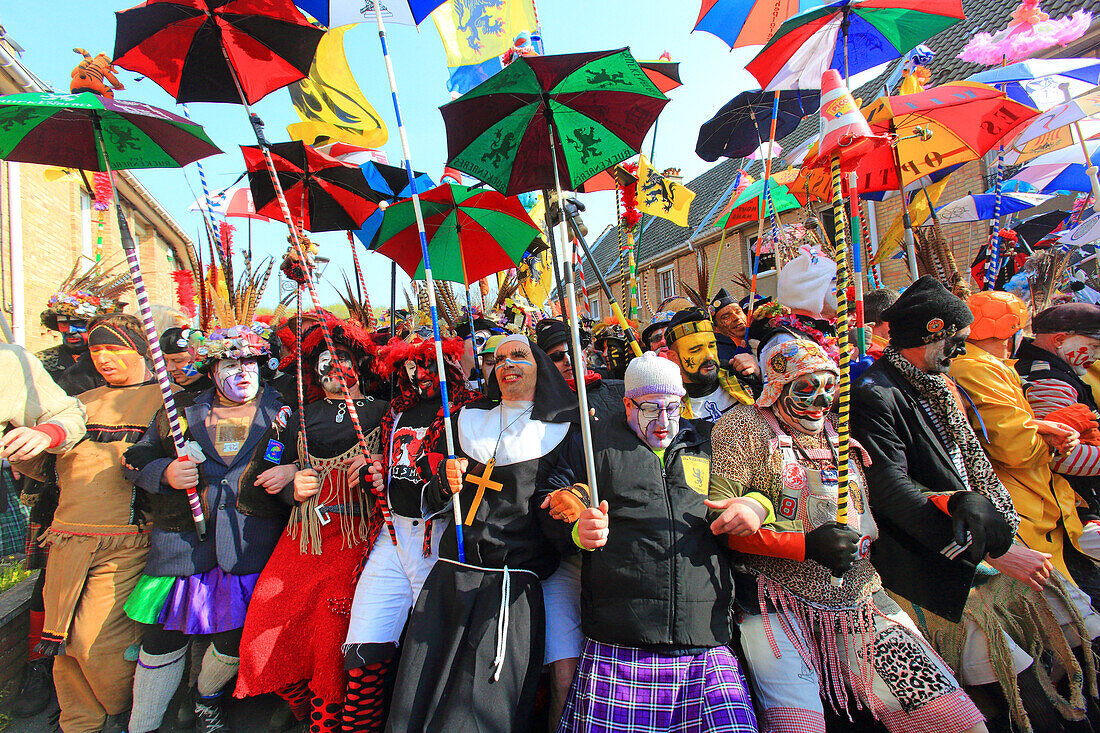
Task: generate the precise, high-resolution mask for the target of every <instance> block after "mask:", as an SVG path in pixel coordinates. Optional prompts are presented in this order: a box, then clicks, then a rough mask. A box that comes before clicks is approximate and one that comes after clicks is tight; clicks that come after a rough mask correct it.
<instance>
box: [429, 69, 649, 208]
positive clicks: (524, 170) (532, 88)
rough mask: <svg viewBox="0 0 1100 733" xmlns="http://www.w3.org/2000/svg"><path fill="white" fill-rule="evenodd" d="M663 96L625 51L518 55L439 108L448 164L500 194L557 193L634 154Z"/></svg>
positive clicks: (578, 184)
mask: <svg viewBox="0 0 1100 733" xmlns="http://www.w3.org/2000/svg"><path fill="white" fill-rule="evenodd" d="M666 104H668V98H667V97H666V96H665V95H664V94H663V93H662V92H661V90H660V89H658V88H657V86H656V85H654V83H653V82H652V81H651V80H650V78H649V77H648V76H647V75H646V73H645V71H644V70H643V69H642V68H641V67H639V66H638V62H637V61H635V60H634V58H633V57H632V56H631V55H630V51H629V49H626V48H622V49H618V50H613V51H596V52H587V53H570V54H560V55H555V56H523V57H520V58H519V59H517V60H516V61H514V62H512V64H510V65H509V66H508V67H507V68H506V69H504V71H501V72H499V73H497V74H496V75H494V76H493V77H491V78H490V79H488V80H487V81H485V82H482V83H481V84H479V85H478V86H477V87H475V88H473V89H471V90H470V91H468V92H466V93H465V94H463V95H462V96H461V97H459V98H458V99H456V100H455V101H453V102H451V103H450V104H448V105H445V106H444V107H441V108H440V111H441V112H442V113H443V121H444V123H445V124H446V126H447V158H448V163H447V164H448V165H450V166H453V167H454V168H457V169H459V170H461V171H463V172H465V173H469V174H470V175H471V176H473V177H474V178H477V179H478V180H480V181H484V182H485V183H487V184H489V185H490V186H492V187H493V188H495V189H497V190H498V191H501V192H503V193H505V194H508V195H513V194H518V193H524V192H526V191H535V190H539V189H544V188H553V187H554V185H555V183H554V181H555V177H554V165H552V163H551V157H550V156H551V152H550V151H551V145H550V127H551V125H552V126H553V129H554V131H555V133H556V135H555V145H556V147H557V161H556V163H557V170H558V174H559V177H560V179H561V182H562V187H563V188H567V189H569V190H576V189H577V188H579V187H580V186H581V184H582V183H584V182H585V181H587V180H588V179H589V178H591V177H592V176H595V175H596V174H598V173H600V172H602V171H605V170H607V169H608V168H610V167H611V166H613V165H615V164H616V163H619V162H621V161H623V160H626V159H627V158H629V157H631V156H633V155H635V154H637V152H638V150H639V148H640V147H641V144H642V140H643V139H644V138H645V134H646V132H647V131H648V130H649V128H650V127H652V125H653V123H654V121H655V120H656V119H657V115H658V114H660V112H661V110H662V109H663V108H664V106H665V105H666Z"/></svg>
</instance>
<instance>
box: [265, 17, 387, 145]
mask: <svg viewBox="0 0 1100 733" xmlns="http://www.w3.org/2000/svg"><path fill="white" fill-rule="evenodd" d="M350 27H351V26H343V27H340V28H333V29H332V30H330V31H328V32H327V33H325V35H324V37H322V38H321V43H320V44H319V45H318V46H317V55H316V56H315V57H314V58H313V65H312V66H310V68H309V76H307V77H306V78H305V79H302V80H301V81H299V82H295V83H293V84H291V85H290V86H289V87H287V88H288V89H289V90H290V101H291V102H292V103H293V104H294V109H295V111H297V113H298V116H299V117H300V118H301V119H302V121H301V122H295V123H294V124H292V125H289V126H287V128H286V130H287V132H288V133H289V134H290V137H291V139H292V140H301V141H302V142H304V143H307V144H309V145H317V144H319V142H335V141H340V142H345V143H348V144H350V145H359V146H361V147H364V148H379V147H382V145H384V144H385V142H386V140H387V139H388V138H389V133H388V132H387V130H386V123H385V122H383V121H382V118H381V117H380V116H379V114H378V113H377V112H376V111H375V110H374V107H372V106H371V104H370V102H368V101H367V98H366V97H365V96H363V92H361V91H360V90H359V85H358V84H356V83H355V78H354V77H353V76H352V75H351V69H350V68H348V60H347V58H346V57H345V56H344V33H346V32H347V30H348V28H350ZM324 138H328V140H327V141H326V140H324Z"/></svg>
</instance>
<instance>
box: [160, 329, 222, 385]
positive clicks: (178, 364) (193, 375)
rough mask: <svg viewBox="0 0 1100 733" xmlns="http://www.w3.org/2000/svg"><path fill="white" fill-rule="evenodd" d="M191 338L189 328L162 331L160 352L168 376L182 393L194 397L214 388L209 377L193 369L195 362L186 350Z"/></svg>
mask: <svg viewBox="0 0 1100 733" xmlns="http://www.w3.org/2000/svg"><path fill="white" fill-rule="evenodd" d="M190 337H191V329H190V328H180V327H178V326H172V327H170V328H166V329H164V333H162V334H161V335H160V352H161V353H162V354H163V355H164V366H166V367H167V368H168V376H169V377H171V379H172V381H173V382H175V383H176V385H178V386H180V387H182V388H183V391H184V392H186V393H187V394H188V395H190V396H192V397H194V396H197V395H198V394H199V393H200V392H205V391H206V390H208V389H210V388H211V387H213V386H214V383H213V382H211V381H210V377H209V376H208V375H206V374H203V373H202V372H200V371H199V370H198V369H197V368H195V362H194V360H193V359H192V358H191V354H190V353H189V352H188V350H187V344H188V341H189V339H190Z"/></svg>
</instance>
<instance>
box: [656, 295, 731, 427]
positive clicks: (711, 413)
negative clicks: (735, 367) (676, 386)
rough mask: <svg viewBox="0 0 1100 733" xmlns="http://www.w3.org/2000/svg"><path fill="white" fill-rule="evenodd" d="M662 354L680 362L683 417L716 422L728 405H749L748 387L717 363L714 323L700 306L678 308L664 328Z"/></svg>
mask: <svg viewBox="0 0 1100 733" xmlns="http://www.w3.org/2000/svg"><path fill="white" fill-rule="evenodd" d="M665 343H666V344H667V345H668V349H669V350H668V352H666V354H665V356H666V357H667V358H669V359H671V360H672V361H674V362H675V363H676V364H678V365H679V366H680V375H681V376H682V378H683V383H684V389H686V390H687V398H686V399H685V400H684V401H683V413H682V415H683V417H686V418H699V419H702V420H707V421H708V422H712V423H713V422H717V421H718V419H719V418H720V417H722V415H723V414H725V413H726V411H728V410H729V409H730V408H731V407H733V406H734V405H736V404H738V403H740V404H745V405H751V404H752V403H753V396H752V391H751V389H750V388H749V387H748V386H747V385H746V384H745V383H743V382H742V381H741V380H740V378H738V376H737V375H736V374H731V373H729V372H727V371H726V370H724V369H722V368H721V366H720V365H719V363H718V342H717V340H716V339H715V334H714V324H713V323H711V321H710V319H709V318H708V317H707V313H706V312H705V311H704V310H703V309H702V308H686V309H684V310H682V311H678V312H677V313H676V314H675V315H674V316H673V317H672V319H671V320H669V322H668V328H666V329H665Z"/></svg>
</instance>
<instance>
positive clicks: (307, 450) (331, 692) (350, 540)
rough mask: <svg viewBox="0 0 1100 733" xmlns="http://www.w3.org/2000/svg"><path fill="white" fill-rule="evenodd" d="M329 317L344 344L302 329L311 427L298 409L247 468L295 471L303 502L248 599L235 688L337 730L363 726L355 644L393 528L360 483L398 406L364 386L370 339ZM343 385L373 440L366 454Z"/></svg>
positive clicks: (326, 732)
mask: <svg viewBox="0 0 1100 733" xmlns="http://www.w3.org/2000/svg"><path fill="white" fill-rule="evenodd" d="M322 317H323V319H324V323H325V325H326V326H327V327H328V329H329V333H330V334H331V338H332V341H333V345H334V346H335V347H336V351H335V356H334V354H333V352H331V351H329V350H328V345H327V343H326V341H325V339H324V335H323V333H322V330H321V326H320V324H318V323H314V324H312V325H311V327H310V328H309V330H307V331H306V332H305V333H304V334H303V336H302V343H301V358H302V364H303V366H305V365H309V367H310V368H309V371H308V372H306V373H305V374H304V375H303V382H304V388H305V389H304V391H305V399H306V401H307V404H306V408H305V433H306V434H305V436H303V435H301V419H300V416H299V415H298V412H297V410H295V412H294V413H293V414H291V415H290V417H289V418H287V420H286V423H285V424H283V425H280V424H278V423H277V424H276V425H273V426H272V427H271V429H270V430H269V431H268V434H267V435H266V436H265V437H264V438H263V439H261V440H260V442H259V443H258V444H257V446H256V450H255V452H254V453H253V464H254V466H255V467H254V468H253V469H252V470H250V471H249V472H247V473H246V474H245V479H244V480H245V481H248V480H250V479H251V480H253V481H258V480H259V479H255V478H252V475H253V474H262V473H263V472H264V471H266V470H267V469H268V468H270V467H273V466H279V465H281V466H287V467H290V468H293V469H295V470H296V473H295V474H294V483H293V499H294V502H295V504H294V509H293V510H292V511H291V516H290V523H289V525H288V526H287V531H286V532H284V533H283V535H282V537H280V539H279V544H278V545H277V546H276V547H275V551H274V553H272V555H271V559H270V560H268V562H267V566H266V567H265V568H264V570H263V572H262V573H260V578H259V580H258V581H257V583H256V590H255V593H254V594H253V596H252V601H251V603H250V604H249V606H248V615H247V617H246V619H245V625H244V631H243V636H242V639H241V655H240V656H241V666H240V673H239V674H238V676H237V686H236V690H235V693H234V694H235V695H236V696H237V697H250V696H254V695H261V694H264V693H271V692H274V693H278V694H280V695H282V696H283V697H284V698H286V699H287V701H288V702H289V703H290V705H291V710H292V711H293V712H294V714H295V715H296V716H297V717H298V718H299V720H301V719H305V718H306V717H308V718H309V719H310V721H311V725H313V726H316V730H317V731H318V732H319V733H322V732H323V733H333V732H334V731H338V730H339V729H340V726H341V718H343V720H344V723H345V724H346V725H349V726H351V727H354V726H355V725H356V724H357V723H358V722H359V721H357V717H358V716H357V715H356V714H355V713H356V712H357V709H356V702H357V701H358V699H359V696H358V694H357V691H358V686H357V685H356V686H353V687H351V688H350V689H349V690H348V692H349V693H350V694H349V695H348V697H347V699H345V686H346V682H347V680H346V677H347V675H346V673H345V669H344V654H343V645H344V640H345V639H346V637H347V631H348V614H347V604H348V603H349V602H350V600H351V597H352V594H353V593H354V591H355V584H356V581H357V579H358V576H359V570H360V567H361V565H362V562H363V553H364V551H365V550H366V549H367V547H368V546H369V543H370V542H371V541H373V539H374V536H375V535H376V534H377V530H378V528H379V527H380V525H381V522H380V517H378V516H377V515H376V514H375V513H374V512H373V511H372V510H373V509H374V496H373V494H372V493H371V491H370V487H369V486H360V482H359V468H360V467H362V466H363V465H365V464H366V463H367V461H368V460H371V459H378V458H380V453H381V451H380V449H379V445H380V437H379V436H380V433H381V427H380V426H381V421H382V415H383V414H384V413H385V411H386V408H387V404H386V403H385V402H383V401H381V400H376V399H374V398H372V397H370V396H369V395H364V394H363V392H362V388H361V384H362V382H363V377H362V376H361V375H362V369H363V367H364V366H365V365H367V364H369V363H370V358H371V357H372V356H373V355H374V354H375V353H376V352H377V347H376V346H375V344H374V341H373V340H372V339H371V336H370V334H369V333H368V332H367V331H365V330H364V329H362V328H360V327H359V325H358V324H356V323H354V322H352V321H345V320H341V319H339V318H336V317H335V316H333V315H331V314H328V313H325V314H323V316H322ZM298 356H299V354H298V353H297V351H294V352H292V353H289V354H287V355H286V356H285V357H284V362H285V363H286V365H287V366H288V367H289V366H290V364H293V363H296V361H297V358H298ZM342 385H344V386H346V388H347V391H348V395H349V396H350V397H351V399H352V401H353V404H354V405H355V411H356V415H357V417H358V418H359V425H360V426H361V428H362V431H363V435H364V437H365V438H366V442H367V445H368V451H369V453H370V454H369V455H367V456H365V457H364V456H363V452H362V449H361V447H360V445H359V441H358V438H357V435H356V432H355V430H354V428H353V426H352V421H351V419H350V416H349V414H348V407H347V402H346V401H345V399H344V386H342ZM307 437H308V440H307V439H306V438H307ZM264 488H265V490H266V491H268V493H277V492H281V491H282V489H283V488H284V487H283V486H280V485H279V484H278V483H277V482H275V483H272V482H267V485H265V486H264ZM372 528H373V531H372ZM356 729H357V730H361V729H360V728H356Z"/></svg>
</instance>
